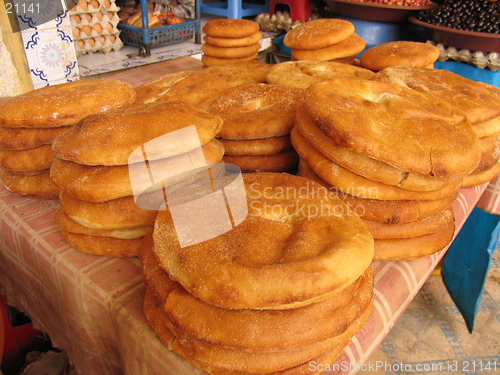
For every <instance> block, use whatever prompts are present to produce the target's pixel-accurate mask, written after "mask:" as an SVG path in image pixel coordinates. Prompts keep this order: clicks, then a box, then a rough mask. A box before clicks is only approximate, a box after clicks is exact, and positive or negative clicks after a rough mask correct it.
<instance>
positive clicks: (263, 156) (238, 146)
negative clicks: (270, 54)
mask: <svg viewBox="0 0 500 375" xmlns="http://www.w3.org/2000/svg"><path fill="white" fill-rule="evenodd" d="M302 94H303V91H302V90H301V89H297V88H292V87H285V86H282V85H279V84H267V83H248V84H245V85H239V86H235V87H232V88H230V89H228V90H226V91H225V92H224V93H222V94H221V95H220V96H219V97H218V98H216V99H215V100H214V101H213V102H212V103H211V105H210V106H209V107H208V108H207V110H208V111H209V112H210V113H213V114H215V115H218V116H220V117H221V118H222V119H223V120H224V125H223V127H222V130H221V132H220V133H219V135H218V137H219V139H220V141H221V142H222V143H223V145H224V148H225V155H224V159H223V160H224V161H225V162H227V163H231V164H235V165H237V166H238V167H239V168H240V169H241V170H242V171H243V172H259V171H260V172H284V171H292V170H294V169H295V168H296V167H297V163H298V156H297V153H296V152H295V150H293V147H292V144H291V142H290V131H291V130H292V128H293V126H294V117H295V112H296V111H297V109H298V108H299V107H300V105H301V104H302Z"/></svg>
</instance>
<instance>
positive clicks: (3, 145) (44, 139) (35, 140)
mask: <svg viewBox="0 0 500 375" xmlns="http://www.w3.org/2000/svg"><path fill="white" fill-rule="evenodd" d="M67 129H68V127H67V126H60V127H57V128H4V127H0V149H5V150H24V149H29V148H34V147H39V146H43V145H48V144H51V143H52V141H53V140H54V139H55V138H56V137H57V136H58V135H59V134H61V133H63V132H64V131H66V130H67Z"/></svg>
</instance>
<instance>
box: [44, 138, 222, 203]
mask: <svg viewBox="0 0 500 375" xmlns="http://www.w3.org/2000/svg"><path fill="white" fill-rule="evenodd" d="M202 150H203V154H204V156H205V160H206V163H207V164H210V163H217V162H219V161H220V160H221V159H222V156H223V154H224V148H223V146H222V144H221V143H220V142H219V141H217V140H216V139H213V140H211V141H210V142H208V143H207V144H206V145H203V147H202ZM174 159H175V160H174ZM176 160H177V161H178V162H179V163H182V164H184V163H185V162H186V159H185V158H183V157H182V156H179V157H171V158H166V159H160V160H154V161H151V162H150V163H149V166H150V168H151V169H152V170H157V171H165V170H169V168H173V167H174V168H176V167H177V164H175V163H176ZM182 164H181V165H182ZM184 169H185V168H179V170H184ZM195 173H196V171H195V170H191V171H186V173H182V174H176V175H174V176H173V177H171V178H169V179H168V180H165V181H164V185H165V186H174V185H177V184H182V181H183V180H184V179H185V178H187V177H189V176H190V175H194V174H195ZM50 175H51V178H52V180H53V181H54V183H55V184H56V185H57V186H59V187H60V188H61V190H63V191H64V192H66V193H67V194H69V195H71V196H73V197H75V198H77V199H80V200H84V201H89V202H104V201H109V200H112V199H117V198H122V197H127V196H132V195H134V192H133V190H132V185H131V182H130V170H129V166H128V165H118V166H102V165H97V166H91V165H85V164H79V163H74V162H71V161H67V160H63V159H59V158H56V159H55V160H54V163H53V164H52V167H51V169H50ZM157 185H158V186H157V188H158V189H161V188H162V187H163V186H162V184H157ZM152 188H155V187H152Z"/></svg>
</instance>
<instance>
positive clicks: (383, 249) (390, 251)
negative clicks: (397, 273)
mask: <svg viewBox="0 0 500 375" xmlns="http://www.w3.org/2000/svg"><path fill="white" fill-rule="evenodd" d="M454 234H455V221H454V220H450V221H449V222H448V223H447V224H446V225H444V226H443V227H442V228H441V229H440V230H438V231H437V232H434V233H431V234H426V235H423V236H418V237H408V238H397V239H387V240H375V255H374V257H373V259H374V260H410V259H417V258H422V257H425V256H428V255H432V254H434V253H437V252H438V251H441V250H443V249H444V248H445V247H446V246H448V245H449V244H450V243H451V241H452V240H453V236H454Z"/></svg>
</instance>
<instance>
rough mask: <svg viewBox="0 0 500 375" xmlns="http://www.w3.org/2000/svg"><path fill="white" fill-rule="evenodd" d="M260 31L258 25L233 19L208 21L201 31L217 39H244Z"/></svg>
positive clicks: (244, 20)
mask: <svg viewBox="0 0 500 375" xmlns="http://www.w3.org/2000/svg"><path fill="white" fill-rule="evenodd" d="M259 30H260V25H259V24H258V23H257V22H255V21H251V20H246V19H235V18H218V19H214V20H210V21H208V22H207V23H205V25H204V26H203V28H202V31H203V32H204V33H205V34H207V35H209V36H212V37H217V38H245V37H248V36H250V35H253V34H255V33H256V32H257V31H259Z"/></svg>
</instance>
